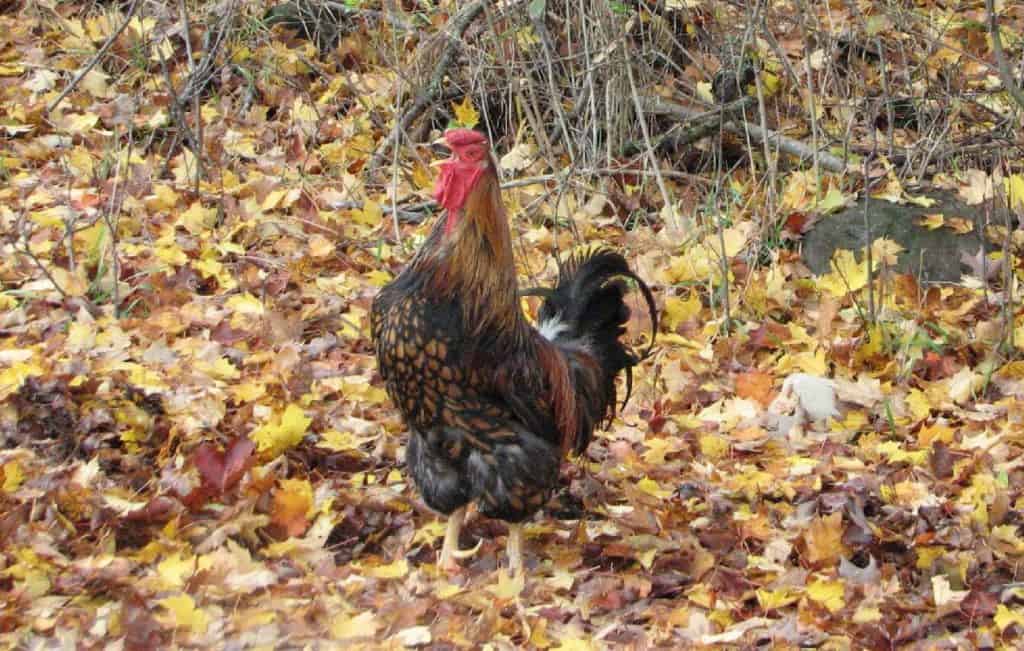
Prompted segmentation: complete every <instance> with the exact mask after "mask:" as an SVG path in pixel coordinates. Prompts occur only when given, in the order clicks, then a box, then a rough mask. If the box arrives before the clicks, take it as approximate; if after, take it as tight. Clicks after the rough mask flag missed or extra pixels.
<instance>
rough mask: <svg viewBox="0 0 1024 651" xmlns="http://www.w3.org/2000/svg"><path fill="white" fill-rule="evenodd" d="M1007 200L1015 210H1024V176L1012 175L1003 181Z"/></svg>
mask: <svg viewBox="0 0 1024 651" xmlns="http://www.w3.org/2000/svg"><path fill="white" fill-rule="evenodd" d="M1003 187H1004V188H1005V190H1006V200H1007V202H1008V203H1009V204H1010V207H1011V208H1013V209H1014V210H1024V174H1011V175H1010V176H1008V177H1006V178H1005V179H1003Z"/></svg>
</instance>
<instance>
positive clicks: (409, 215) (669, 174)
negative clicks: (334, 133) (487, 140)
mask: <svg viewBox="0 0 1024 651" xmlns="http://www.w3.org/2000/svg"><path fill="white" fill-rule="evenodd" d="M576 173H577V174H578V175H579V176H617V175H620V174H625V175H629V176H655V174H661V175H662V176H664V177H665V178H676V179H687V180H692V181H704V180H705V179H702V178H701V177H699V176H696V175H694V174H688V173H686V172H679V171H676V170H658V172H653V171H650V170H642V169H632V168H628V167H626V168H615V167H602V168H596V169H583V170H577V172H576ZM566 176H567V175H566V174H541V175H540V176H527V177H523V178H521V179H515V180H513V181H506V182H505V183H502V184H501V189H502V190H509V189H511V188H522V187H525V186H528V185H538V184H541V183H555V182H559V181H562V180H563V179H565V177H566ZM328 207H329V208H330V209H332V210H362V209H363V208H365V207H366V202H365V201H333V202H331V203H330V204H329V205H328ZM437 207H438V205H437V202H436V201H434V200H432V199H430V200H427V201H418V202H416V203H406V204H402V203H397V202H396V203H394V204H390V205H383V204H382V205H381V207H380V209H381V213H382V214H385V215H392V214H397V215H398V221H400V222H402V223H405V224H419V223H421V222H422V221H423V220H424V219H426V218H427V214H426V213H429V212H432V211H434V210H436V209H437Z"/></svg>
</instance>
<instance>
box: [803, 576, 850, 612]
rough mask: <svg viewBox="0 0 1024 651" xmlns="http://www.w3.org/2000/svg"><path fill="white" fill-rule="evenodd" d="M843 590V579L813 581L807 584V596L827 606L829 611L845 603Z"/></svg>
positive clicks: (836, 609)
mask: <svg viewBox="0 0 1024 651" xmlns="http://www.w3.org/2000/svg"><path fill="white" fill-rule="evenodd" d="M845 592H846V584H845V583H844V582H843V581H815V582H813V583H811V584H810V585H808V586H807V596H808V597H810V598H811V599H812V600H813V601H817V602H818V603H820V604H821V605H822V606H824V607H825V608H827V609H828V611H829V612H830V613H834V612H836V611H838V610H840V609H841V608H842V607H843V606H845V605H846V600H845V599H844V593H845Z"/></svg>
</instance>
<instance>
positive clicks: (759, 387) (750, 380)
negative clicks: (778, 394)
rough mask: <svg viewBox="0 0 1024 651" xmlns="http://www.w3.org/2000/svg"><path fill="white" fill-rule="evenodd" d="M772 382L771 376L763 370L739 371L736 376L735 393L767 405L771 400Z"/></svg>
mask: <svg viewBox="0 0 1024 651" xmlns="http://www.w3.org/2000/svg"><path fill="white" fill-rule="evenodd" d="M772 382H773V378H772V376H771V375H770V374H768V373H765V372H764V371H748V372H746V373H740V374H739V375H737V376H736V395H738V396H739V397H741V398H747V399H749V400H756V401H757V402H759V403H761V405H762V406H767V405H768V403H770V402H771V401H772Z"/></svg>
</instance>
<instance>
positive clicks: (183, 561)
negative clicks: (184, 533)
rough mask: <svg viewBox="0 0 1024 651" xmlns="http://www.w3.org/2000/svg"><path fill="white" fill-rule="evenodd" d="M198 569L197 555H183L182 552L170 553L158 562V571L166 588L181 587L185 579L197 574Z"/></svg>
mask: <svg viewBox="0 0 1024 651" xmlns="http://www.w3.org/2000/svg"><path fill="white" fill-rule="evenodd" d="M197 569H198V567H197V565H196V558H195V556H188V557H184V556H182V554H181V552H180V551H179V552H174V553H173V554H168V555H167V557H166V558H164V560H162V561H160V562H159V563H157V566H156V572H157V576H159V577H160V582H161V584H162V585H163V587H165V588H180V587H182V586H183V585H185V580H186V579H188V578H189V577H191V576H192V575H193V574H195V572H196V570H197Z"/></svg>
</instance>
